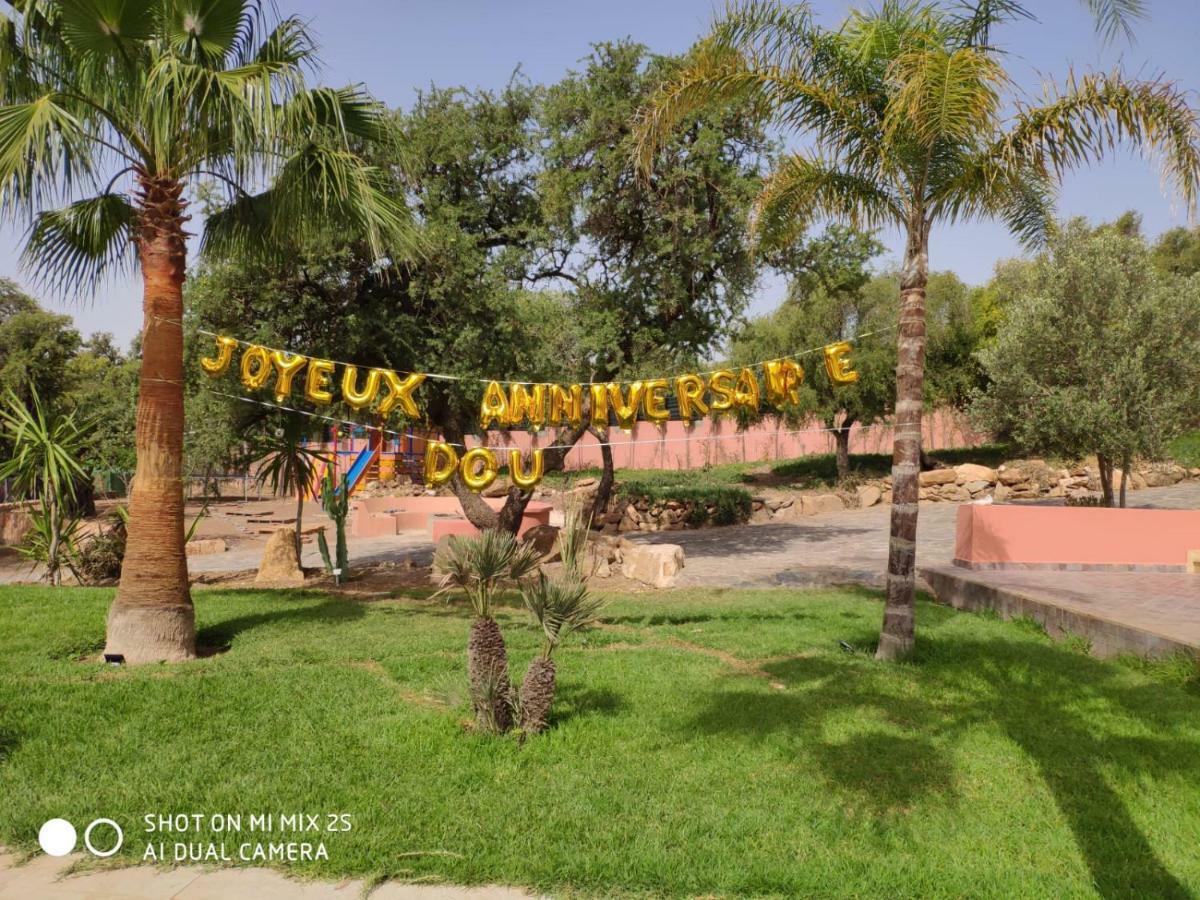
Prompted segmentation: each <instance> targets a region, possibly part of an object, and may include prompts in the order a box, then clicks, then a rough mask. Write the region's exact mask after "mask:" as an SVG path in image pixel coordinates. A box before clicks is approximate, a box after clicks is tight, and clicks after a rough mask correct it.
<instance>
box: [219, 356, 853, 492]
mask: <svg viewBox="0 0 1200 900" xmlns="http://www.w3.org/2000/svg"><path fill="white" fill-rule="evenodd" d="M211 337H213V339H214V342H215V344H214V353H213V355H212V356H206V357H204V358H202V359H201V360H200V367H201V369H202V370H203V371H204V372H205V373H206V374H207V375H209V376H210V377H212V378H219V377H221V376H223V375H225V374H226V373H227V372H229V371H230V369H231V368H233V361H234V355H235V353H236V352H237V349H238V347H239V346H244V347H245V349H244V350H243V351H242V353H241V357H240V359H239V360H238V365H237V372H238V376H239V378H240V380H241V382H242V385H243V386H244V387H245V388H246V389H247V390H251V391H258V390H262V389H263V388H265V387H266V386H267V385H268V383H269V382H270V383H272V389H273V391H274V395H275V401H276V403H279V404H283V403H285V402H286V401H288V399H289V398H290V397H291V395H292V393H293V390H294V389H295V386H299V390H300V392H301V394H302V395H303V397H304V398H305V399H306V400H308V401H309V402H310V403H314V404H320V405H324V404H330V403H334V402H337V401H340V402H343V403H345V404H346V405H347V406H349V407H351V408H352V409H354V410H356V411H361V410H364V409H369V408H371V407H374V408H375V409H376V412H377V413H378V415H379V416H380V418H381V420H386V418H387V417H388V416H389V415H391V414H392V413H393V412H394V411H399V412H400V413H402V414H403V415H404V416H405V417H406V418H409V419H418V418H419V417H420V410H419V408H418V407H417V403H416V398H415V396H414V394H415V392H416V390H417V388H419V387H420V386H421V385H422V384H423V383H424V382H425V381H426V380H427V379H428V378H438V379H450V378H452V376H445V375H428V374H422V373H417V372H407V373H397V372H395V371H393V370H391V369H384V368H369V369H367V370H366V373H365V376H361V375H360V369H359V367H358V366H356V365H353V364H351V363H340V362H336V361H334V360H330V359H323V358H319V357H308V356H303V355H301V354H295V353H289V352H287V351H285V350H279V349H274V348H271V347H267V346H264V345H262V344H249V343H246V342H243V341H239V340H237V339H236V338H232V337H227V336H223V335H215V334H214V335H211ZM816 351H820V352H822V354H823V356H824V363H825V373H826V375H827V377H828V378H829V380H830V382H831V383H832V384H834V385H848V384H853V383H854V382H856V381H857V380H858V372H856V371H855V370H854V364H853V361H852V359H851V354H852V352H853V346H852V344H851V343H850V342H849V341H838V342H836V343H833V344H829V345H827V346H825V347H819V348H814V349H813V351H805V352H816ZM798 355H801V354H794V355H793V357H784V358H780V359H774V360H767V361H766V362H763V363H758V364H755V365H754V366H744V367H742V368H740V369H738V370H736V371H735V370H733V369H717V370H714V371H711V372H706V373H688V374H683V375H678V376H676V377H674V378H673V379H668V378H649V379H640V380H636V381H628V382H594V383H588V384H586V385H584V384H579V383H576V384H554V383H530V382H518V381H514V382H501V381H487V382H485V384H486V386H485V387H484V390H483V396H482V398H481V399H480V404H479V417H478V426H479V430H480V432H486V431H488V430H489V429H491V428H500V429H515V428H522V429H531V430H533V431H540V430H541V429H542V428H545V427H559V426H569V427H571V428H576V429H577V428H579V427H581V426H582V424H583V422H584V418H585V415H586V417H587V419H588V423H589V424H590V425H591V426H592V427H593V428H595V429H597V430H598V431H600V432H601V433H604V432H605V431H607V429H608V428H609V426H610V424H611V423H612V422H615V423H616V425H617V427H618V428H620V429H621V430H622V431H624V432H626V433H629V432H631V431H632V430H633V428H634V427H635V425H636V424H637V422H638V420H639V419H645V420H647V421H649V422H653V423H655V424H656V425H659V426H660V427H661V426H663V425H665V423H666V422H667V421H668V420H669V419H670V418H671V411H670V409H669V406H668V394H669V393H671V392H672V390H673V392H674V395H675V405H676V407H677V409H678V413H679V417H680V418H681V419H682V420H683V421H685V422H687V423H691V422H693V421H695V420H696V419H698V418H703V417H705V416H712V417H714V418H716V417H719V416H732V415H737V414H738V413H740V412H746V413H750V414H756V413H758V412H759V411H760V408H761V404H762V401H763V399H764V397H765V399H766V402H767V403H769V404H770V405H772V406H774V407H777V408H778V407H783V406H786V405H789V404H790V405H795V404H797V403H799V402H800V387H801V386H802V385H803V383H804V379H805V371H804V367H803V366H801V365H800V363H799V362H797V361H796V360H795V358H794V356H798ZM339 367H340V368H341V377H340V379H339V378H338V377H336V376H337V371H338V368H339ZM302 373H303V374H302ZM272 377H273V378H274V381H273V382H272ZM481 381H482V379H481ZM506 386H507V389H506ZM585 387H586V391H585ZM335 392H336V396H335ZM585 397H586V398H587V400H588V403H587V409H586V410H585V404H584V400H585ZM499 470H500V461H499V460H498V459H497V457H496V455H495V453H494V452H493V451H491V450H489V449H488V448H486V447H479V448H475V449H473V450H468V451H467V452H466V453H464V454H463V455H462V457H461V458H460V457H459V455H458V452H457V451H456V450H455V449H454V447H452V446H451V445H449V444H447V443H444V442H430V443H429V444H428V445H427V449H426V454H425V465H424V475H425V481H426V483H427V484H429V485H430V486H437V485H440V484H445V483H446V482H447V481H449V480H450V479H451V478H453V477H454V474H455V472H458V473H459V474H460V477H461V478H462V481H463V483H464V484H466V485H467V487H468V488H470V489H471V490H473V491H483V490H486V489H487V488H488V487H490V486H491V485H492V483H493V482H495V480H496V477H497V475H498V474H499ZM508 471H509V478H510V479H511V481H512V483H513V484H515V485H517V486H518V487H521V488H524V489H528V488H532V487H533V486H535V485H536V484H538V482H540V481H541V479H542V475H543V472H544V460H543V458H542V451H541V450H534V451H532V453H531V454H530V456H529V461H528V463H526V461H525V458H524V457H523V455H522V454H521V453H520V451H517V450H512V451H511V452H510V453H509V459H508Z"/></svg>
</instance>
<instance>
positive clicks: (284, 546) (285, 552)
mask: <svg viewBox="0 0 1200 900" xmlns="http://www.w3.org/2000/svg"><path fill="white" fill-rule="evenodd" d="M254 583H255V584H259V585H267V586H271V587H300V586H302V585H303V584H304V570H303V569H301V568H300V559H299V557H298V556H297V555H296V530H295V529H294V528H278V529H276V530H275V532H274V533H273V534H272V535H271V536H270V537H269V538H267V549H266V550H264V551H263V561H262V565H260V566H259V567H258V574H257V575H255V576H254Z"/></svg>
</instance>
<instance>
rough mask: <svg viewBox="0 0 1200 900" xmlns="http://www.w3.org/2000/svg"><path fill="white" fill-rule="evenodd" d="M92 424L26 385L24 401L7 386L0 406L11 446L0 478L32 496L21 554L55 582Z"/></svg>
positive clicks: (66, 558) (67, 547) (68, 540)
mask: <svg viewBox="0 0 1200 900" xmlns="http://www.w3.org/2000/svg"><path fill="white" fill-rule="evenodd" d="M94 424H95V423H94V421H92V420H83V421H80V420H78V419H76V417H75V413H74V412H70V413H65V414H63V413H58V412H56V411H54V410H53V409H46V408H45V407H43V406H42V401H41V400H40V399H39V397H38V395H37V391H36V390H34V389H33V387H32V386H31V387H30V405H29V406H26V405H25V404H24V403H22V402H21V400H20V398H18V397H17V395H16V394H14V393H13V392H12V391H11V390H10V391H9V392H8V398H7V401H6V403H5V404H4V406H3V407H2V408H0V435H3V437H4V439H5V440H6V441H7V443H8V444H9V446H11V447H12V457H11V458H10V459H8V460H6V461H5V462H3V463H0V479H5V478H11V479H13V482H14V486H15V488H16V493H17V495H18V496H21V497H33V496H37V498H38V501H39V504H38V510H37V511H36V512H35V513H34V516H33V518H34V532H33V538H32V542H31V545H30V548H29V549H30V552H29V554H27V555H30V556H31V557H32V558H34V559H36V560H37V561H39V562H44V563H45V564H46V577H47V578H48V579H49V581H50V583H51V584H53V585H56V586H57V585H59V584H62V569H63V568H64V566H67V567H69V564H70V559H71V556H72V553H73V550H74V545H73V543H72V542H73V538H74V534H75V531H76V529H77V528H78V525H79V520H78V517H77V516H74V515H72V514H71V513H70V511H69V507H70V500H71V499H73V498H74V496H75V484H76V479H83V478H86V477H87V475H86V473H85V472H84V469H83V464H82V463H81V462H80V458H81V457H82V455H83V452H84V448H85V447H86V444H87V438H88V434H89V432H90V431H91V430H92V427H93V426H94Z"/></svg>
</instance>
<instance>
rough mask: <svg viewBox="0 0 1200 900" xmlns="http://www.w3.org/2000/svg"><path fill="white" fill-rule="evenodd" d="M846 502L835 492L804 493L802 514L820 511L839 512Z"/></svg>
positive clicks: (816, 513)
mask: <svg viewBox="0 0 1200 900" xmlns="http://www.w3.org/2000/svg"><path fill="white" fill-rule="evenodd" d="M845 508H846V502H845V501H844V500H842V498H841V497H839V496H838V495H837V494H805V495H804V514H805V515H806V516H815V515H818V514H820V513H831V512H841V511H842V510H844V509H845Z"/></svg>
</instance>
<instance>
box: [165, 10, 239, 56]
mask: <svg viewBox="0 0 1200 900" xmlns="http://www.w3.org/2000/svg"><path fill="white" fill-rule="evenodd" d="M159 6H160V8H161V15H162V28H163V32H164V34H165V36H166V39H167V41H168V42H169V43H170V45H171V47H172V49H173V50H174V52H175V53H176V54H178V55H179V56H181V57H183V58H184V59H189V60H192V61H193V62H200V63H204V64H206V65H217V64H219V63H221V62H222V61H223V60H225V59H226V57H227V56H228V55H229V54H230V53H231V51H232V50H233V49H234V48H235V47H236V46H237V44H238V41H239V40H241V39H243V36H244V35H246V34H247V32H248V31H249V30H250V29H251V28H252V27H253V22H254V18H255V16H256V14H257V10H256V8H255V6H254V5H252V4H249V3H247V2H246V0H168V2H165V3H160V4H159Z"/></svg>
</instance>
